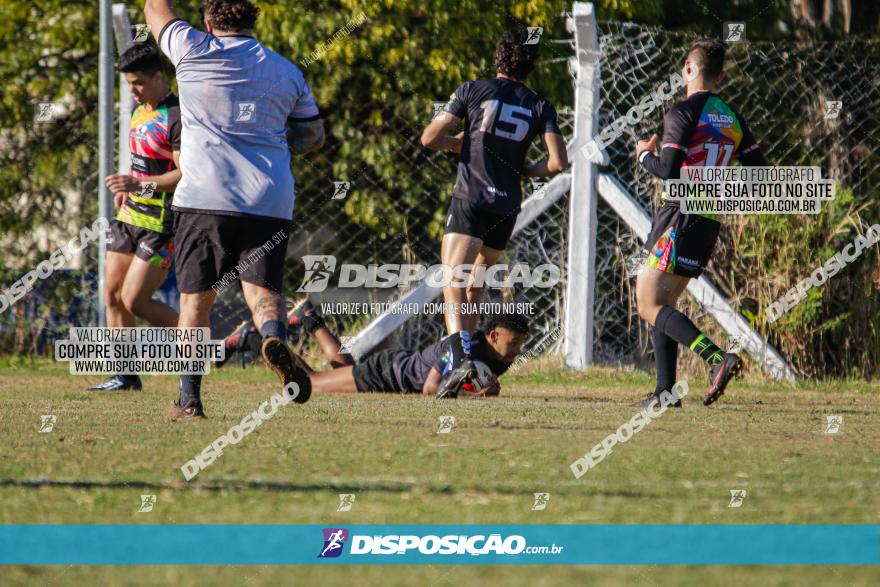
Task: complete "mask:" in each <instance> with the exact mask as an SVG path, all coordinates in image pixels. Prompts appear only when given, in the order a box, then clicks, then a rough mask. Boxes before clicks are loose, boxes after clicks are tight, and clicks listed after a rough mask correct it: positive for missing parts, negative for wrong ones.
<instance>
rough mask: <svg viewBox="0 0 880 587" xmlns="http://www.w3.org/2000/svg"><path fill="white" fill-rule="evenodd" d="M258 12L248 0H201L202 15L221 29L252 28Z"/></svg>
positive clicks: (241, 29) (237, 29)
mask: <svg viewBox="0 0 880 587" xmlns="http://www.w3.org/2000/svg"><path fill="white" fill-rule="evenodd" d="M259 14H260V9H259V8H257V6H256V5H255V4H254V3H253V2H251V1H250V0H202V17H203V18H208V19H209V20H210V21H211V24H212V25H214V26H215V27H217V28H218V29H220V30H221V31H243V30H245V29H252V28H254V24H256V22H257V16H259Z"/></svg>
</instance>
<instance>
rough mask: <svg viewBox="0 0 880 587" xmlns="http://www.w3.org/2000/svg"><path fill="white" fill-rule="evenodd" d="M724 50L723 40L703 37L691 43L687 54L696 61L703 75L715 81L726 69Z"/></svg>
mask: <svg viewBox="0 0 880 587" xmlns="http://www.w3.org/2000/svg"><path fill="white" fill-rule="evenodd" d="M724 51H725V49H724V43H722V42H721V41H716V40H715V39H705V38H703V39H697V40H696V41H694V42H693V44H691V48H690V49H689V50H688V53H687V56H688V57H692V59H693V60H694V61H696V63H697V66H698V67H699V68H700V74H701V75H703V77H705V78H706V79H708V80H713V81H714V80H716V79H718V76H719V75H721V71H722V70H723V69H724Z"/></svg>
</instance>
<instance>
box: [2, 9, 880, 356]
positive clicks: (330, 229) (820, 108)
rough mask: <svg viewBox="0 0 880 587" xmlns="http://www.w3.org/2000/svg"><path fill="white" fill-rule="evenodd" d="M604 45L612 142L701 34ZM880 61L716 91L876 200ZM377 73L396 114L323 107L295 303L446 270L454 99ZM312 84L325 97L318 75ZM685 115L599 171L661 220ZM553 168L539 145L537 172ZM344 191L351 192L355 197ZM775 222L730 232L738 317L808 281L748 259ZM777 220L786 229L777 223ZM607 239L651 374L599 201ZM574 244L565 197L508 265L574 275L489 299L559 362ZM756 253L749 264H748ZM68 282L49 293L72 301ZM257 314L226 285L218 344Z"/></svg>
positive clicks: (604, 38)
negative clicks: (671, 141) (669, 154)
mask: <svg viewBox="0 0 880 587" xmlns="http://www.w3.org/2000/svg"><path fill="white" fill-rule="evenodd" d="M564 18H565V15H561V16H560V17H559V21H558V22H555V23H549V26H548V29H547V30H553V31H556V33H554V34H553V37H555V39H554V38H551V37H550V36H549V35H548V36H545V38H543V39H542V40H541V43H542V59H541V61H540V63H539V65H538V68H537V70H536V72H535V73H534V74H533V76H532V78H530V80H531V81H530V85H531V86H532V87H535V88H537V89H539V90H540V88H541V82H542V80H547V79H549V78H551V77H553V78H555V79H559V76H565V77H566V78H567V79H569V80H571V73H570V71H569V67H568V62H569V60H570V59H571V58H572V57H573V55H574V48H573V41H572V40H571V39H570V38H566V36H565V33H563V32H562V31H564ZM599 40H600V49H601V56H600V72H601V81H602V85H601V89H600V94H601V105H600V120H599V125H598V128H599V129H601V128H604V127H605V126H606V125H608V124H610V123H611V122H612V121H613V120H615V119H617V118H619V117H621V116H624V115H625V114H626V112H627V111H628V110H629V108H630V107H632V106H634V105H636V104H638V102H639V101H640V100H641V99H642V98H643V97H644V96H646V95H648V94H649V93H650V92H651V91H652V90H653V89H654V88H656V87H657V86H658V85H659V84H660V83H662V82H664V81H667V80H668V79H669V75H670V74H671V73H673V72H677V71H679V70H680V68H681V63H682V60H683V57H684V52H685V50H686V48H687V46H688V45H689V43H690V42H691V41H692V40H693V37H692V36H691V35H687V34H679V33H672V32H668V31H663V30H660V29H657V28H653V27H647V26H641V25H635V24H631V23H621V22H601V23H600V24H599ZM473 42H474V43H478V44H482V45H481V46H484V48H485V51H484V52H485V54H486V55H487V56H490V55H491V51H492V47H493V41H492V40H489V39H474V40H473ZM878 64H880V44H878V43H875V42H871V41H866V40H849V41H841V42H834V43H831V42H822V43H817V42H800V41H790V42H776V43H760V42H759V43H731V44H730V45H729V52H728V63H727V68H726V69H727V78H726V80H725V81H724V82H723V83H722V84H721V86H720V87H719V89H718V91H719V93H720V94H721V95H722V96H723V97H724V98H725V100H727V101H729V102H730V103H731V104H732V105H733V106H734V107H735V108H736V109H737V110H738V111H739V112H741V113H742V114H743V116H744V117H745V118H746V119H747V120H748V122H749V125H750V127H751V129H752V131H753V133H754V134H755V136H756V137H757V138H758V140H759V143H760V144H761V147H762V149H763V151H764V152H765V154H766V155H767V157H768V159H769V160H770V162H771V164H774V165H819V166H821V167H822V170H823V176H828V175H831V176H832V177H835V178H836V179H838V180H839V182H840V185H842V186H844V187H846V188H849V189H851V190H852V192H853V193H854V194H857V195H859V196H868V195H870V194H871V190H872V189H875V188H876V186H877V185H878V180H880V161H878V155H877V154H876V152H875V149H872V148H870V146H869V144H868V141H869V139H870V138H874V139H876V138H877V137H878V128H877V127H878V117H877V116H876V114H875V113H876V111H877V108H878V106H880V94H878V89H877V79H880V71H878V67H880V66H878ZM312 74H314V75H316V76H317V75H318V72H311V71H307V72H306V75H307V77H309V76H310V75H312ZM370 75H374V76H376V78H377V83H379V84H380V85H381V84H387V86H388V88H387V92H388V94H389V98H388V99H387V100H385V101H384V103H372V104H368V103H346V104H336V105H322V107H323V108H324V109H325V111H326V117H327V121H328V127H330V128H329V133H328V141H327V144H326V145H325V147H324V148H323V149H321V150H320V151H318V152H315V153H312V154H308V155H306V156H304V157H296V158H295V159H294V163H293V169H294V175H295V177H296V180H297V203H296V211H295V226H294V232H293V234H292V237H291V241H290V245H289V249H288V258H287V266H286V270H287V271H286V275H287V278H286V283H285V294H286V295H287V297H288V299H289V300H293V299H294V298H296V297H298V296H300V295H302V294H296V293H295V292H296V290H297V289H298V288H299V286H300V283H301V282H302V279H303V276H304V266H303V263H302V261H301V258H302V256H304V255H313V254H324V255H334V256H336V257H337V259H338V261H339V263H361V264H366V265H369V264H376V265H382V264H389V263H422V264H424V265H426V266H427V265H431V264H434V263H438V262H439V250H440V239H441V237H442V233H443V223H444V221H445V213H446V210H447V208H448V205H449V199H450V197H451V192H452V187H453V185H454V181H455V173H456V163H457V162H456V157H455V156H453V155H450V154H447V153H432V152H428V151H426V150H425V149H423V148H422V147H421V146H420V144H419V136H420V133H421V130H422V129H423V128H424V126H425V124H427V122H428V121H429V120H430V118H431V116H432V104H433V103H434V102H439V101H445V100H446V99H447V97H448V95H441V96H436V95H425V94H423V93H421V92H420V91H419V90H418V88H413V87H411V86H410V85H409V84H407V83H406V81H405V80H400V79H397V78H396V76H395V74H394V73H392V72H389V71H386V70H384V69H383V68H382V67H381V66H378V64H376V66H375V67H374V68H373V69H372V71H371V72H370ZM481 75H482V77H491V76H492V75H493V73H492V70H491V64H490V60H488V59H487V62H486V63H485V64H483V71H482V72H481ZM312 81H313V83H314V84H319V83H320V78H319V77H317V78H315V79H313V80H312ZM571 82H572V84H571V85H572V88H573V80H571ZM452 89H453V88H449V91H451V90H452ZM676 99H677V98H676ZM835 101H840V102H842V108H841V110H840V113H839V115H838V116H836V117H828V116H827V115H826V113H827V103H829V102H835ZM554 103H555V105H556V107H557V110H558V112H559V119H560V120H559V122H560V126H561V128H562V130H563V132H564V133H565V135H566V138H567V139H571V138H572V137H571V134H572V126H573V111H572V105H573V90H572V92H571V93H569V94H568V96H567V100H566V99H563V100H559V99H556V100H554ZM671 104H672V100H670V101H669V102H668V103H667V104H665V105H664V107H663V108H662V109H658V110H656V111H655V112H654V113H653V114H652V116H650V117H649V118H648V119H646V120H644V121H642V122H641V123H639V124H637V125H635V126H633V127H627V128H625V132H624V133H623V135H622V136H621V137H620V138H619V139H617V140H616V141H615V142H614V143H613V144H611V145H609V146H608V147H607V149H608V152H609V154H610V156H611V165H610V166H608V167H607V168H603V169H602V170H601V171H602V172H604V173H610V174H613V175H615V176H616V177H617V178H619V179H620V180H621V181H622V182H623V183H624V184H625V185H626V186H627V188H628V189H629V191H630V193H631V194H633V195H634V196H635V197H636V198H637V199H638V200H639V201H640V202H641V203H642V205H643V206H645V208H646V209H647V210H649V211H650V210H651V209H652V202H656V199H657V198H658V197H659V184H658V182H657V181H655V180H654V179H652V178H650V177H648V176H647V175H646V174H645V172H644V171H643V170H642V169H641V168H640V167H639V166H638V165H637V164H636V162H635V158H634V156H633V148H634V145H635V141H636V139H637V138H642V137H647V136H649V135H650V134H651V133H654V132H656V133H658V134H661V133H662V119H663V114H664V113H665V110H666V109H667V108H668V107H669V106H670V105H671ZM352 139H354V141H353V140H352ZM353 143H354V144H359V145H361V146H362V148H361V149H360V150H358V149H353V148H352V147H351V145H352V144H353ZM540 156H541V152H540V149H538V147H537V143H536V145H535V146H534V147H533V151H532V153H531V156H530V160H534V159H537V158H539V157H540ZM337 182H340V183H342V185H343V187H347V189H345V190H342V191H344V193H341V191H340V190H339V189H338V187H339V186H338V185H337ZM346 182H347V185H346ZM539 187H540V184H537V183H532V184H531V185H528V186H526V188H525V189H524V194H525V197H528V196H529V195H530V194H531V193H532V192H533V191H534V190H535V189H537V188H539ZM877 216H878V212H877V207H876V206H873V207H868V208H863V209H862V213H861V216H860V218H861V219H862V220H864V221H865V222H868V224H870V222H871V221H877V219H878V218H877ZM813 220H814V218H813V217H804V218H793V219H790V220H789V221H790V223H791V225H790V226H791V227H792V228H791V229H792V230H797V229H798V227H801V226H802V225H804V224H805V223H809V222H812V221H813ZM762 222H764V220H763V219H762V217H748V216H747V217H728V218H727V219H725V220H724V224H725V229H724V230H723V231H722V237H721V239H720V242H719V245H718V248H717V249H716V253H717V254H716V256H715V259H714V261H713V262H712V263H711V264H710V267H709V272H708V273H709V277H710V278H711V279H712V280H713V282H714V283H715V284H716V285H718V286H719V287H720V288H721V290H722V291H723V292H724V293H725V295H727V296H728V297H729V298H730V299H731V300H732V301H733V304H734V306H735V307H740V306H742V305H743V304H745V302H746V301H747V300H750V299H753V300H756V301H757V302H758V303H759V305H763V304H766V303H767V302H768V300H771V299H772V298H774V297H775V296H777V295H778V294H779V293H780V291H784V289H782V290H781V288H786V289H787V287H789V286H790V285H792V284H793V283H794V280H795V275H796V274H795V273H793V271H796V270H797V267H794V268H793V269H791V270H790V271H789V272H788V273H787V274H784V275H776V274H772V273H770V274H768V271H771V270H772V267H775V265H772V264H768V259H767V258H760V251H757V252H756V251H755V250H751V249H749V250H746V249H745V248H744V246H745V244H744V243H745V242H746V241H747V240H748V239H749V238H758V237H760V231H761V223H762ZM778 222H779V221H778V220H773V224H774V225H776V224H777V223H778ZM598 226H599V234H598V238H597V243H598V255H597V259H596V272H597V278H598V287H597V292H596V316H595V328H596V333H595V334H596V336H595V345H596V347H595V357H596V359H597V360H598V361H599V362H602V363H607V364H613V365H620V364H633V363H635V364H636V365H643V364H644V365H647V364H648V363H649V361H648V358H647V354H646V351H647V350H648V349H649V344H648V338H647V337H646V336H645V334H646V331H645V329H644V325H642V324H641V323H640V320H639V319H638V317H637V315H636V312H635V292H634V280H633V279H632V278H631V276H629V275H628V271H627V260H628V259H629V258H630V257H631V256H632V255H633V254H635V253H637V252H638V250H639V249H640V248H641V244H640V243H639V242H638V241H637V239H636V238H635V237H634V236H633V235H632V233H631V232H630V230H629V229H628V227H627V226H626V225H625V223H623V222H622V221H621V220H620V219H619V218H618V217H617V216H616V215H615V214H614V213H613V212H612V211H611V210H610V208H609V207H608V206H607V205H606V204H604V202H602V201H601V200H600V202H599V208H598ZM567 231H568V199H567V198H566V197H563V198H561V199H559V200H558V201H556V202H555V203H554V204H553V205H551V206H550V207H549V208H548V209H547V210H546V211H545V212H544V213H542V214H541V216H540V217H539V218H538V220H537V221H536V222H533V223H531V224H530V225H528V226H526V227H525V228H524V229H523V230H522V231H521V232H520V233H519V234H517V235H516V236H515V237H514V238H513V239H512V241H511V242H510V244H509V245H508V248H507V250H506V251H505V253H504V255H503V257H502V258H501V260H500V262H502V263H503V262H506V263H510V264H514V263H526V264H528V265H530V266H532V267H535V266H537V265H540V264H542V263H552V264H555V265H557V266H559V267H560V268H561V269H562V273H563V279H562V281H560V282H559V283H558V284H557V285H556V286H555V287H552V288H549V289H538V288H533V289H522V288H520V287H515V288H511V289H504V290H489V289H487V290H486V299H485V301H515V302H531V303H533V304H534V309H535V313H534V314H533V315H532V326H533V332H534V333H536V334H537V335H536V336H533V337H532V339H531V341H530V342H529V343H528V344H527V347H530V346H535V345H538V344H540V345H542V346H541V348H549V351H550V352H553V351H556V350H558V347H559V344H560V342H561V337H559V339H555V335H554V340H552V341H549V342H550V344H548V341H547V340H542V339H546V338H547V336H548V334H549V333H554V332H555V333H558V332H559V330H558V329H559V327H561V325H562V314H563V308H564V293H565V271H564V268H565V265H566V258H565V256H566V254H567V238H566V237H567ZM270 236H271V235H267V238H269V237H270ZM744 252H748V253H749V255H748V256H744ZM765 252H767V251H765ZM771 252H772V251H771ZM817 263H818V261H817ZM96 267H97V262H96V247H92V248H91V249H89V250H88V251H87V252H86V255H85V261H84V266H83V271H82V272H80V273H78V274H77V275H75V276H71V277H70V281H72V282H73V283H74V284H75V287H74V289H76V290H77V291H78V292H79V293H78V294H76V293H71V295H70V296H68V297H67V301H68V302H70V303H69V304H68V305H69V308H68V307H67V306H65V307H64V308H61V306H58V307H56V308H48V307H45V306H46V304H45V303H43V302H42V301H41V299H40V297H39V290H38V292H37V294H36V295H33V296H31V297H32V298H33V299H31V300H29V301H27V303H26V304H23V305H22V307H20V308H16V309H15V312H13V311H12V310H9V311H8V312H6V313H4V315H3V317H2V330H0V332H2V334H3V339H2V342H3V345H4V349H5V350H13V347H14V348H15V349H17V350H20V351H21V350H28V349H33V350H37V348H38V346H41V345H36V346H35V345H34V340H41V341H43V342H46V341H50V340H51V338H52V337H53V336H55V335H58V333H63V332H64V331H65V329H66V327H67V326H69V325H71V324H73V325H75V324H88V323H92V324H93V323H94V321H95V319H96V316H95V307H96V300H97V296H98V295H99V294H98V292H97V290H96V287H95V282H96V279H95V273H96ZM803 269H804V270H806V268H803ZM60 277H61V276H58V278H57V279H56V278H55V277H53V278H52V279H51V280H47V281H46V282H44V283H43V284H42V285H41V286H40V287H41V288H42V289H47V288H48V290H53V291H54V290H59V287H60V286H59V285H58V284H59V281H58V279H60ZM59 291H60V290H59ZM404 293H405V292H404V291H398V290H394V291H390V290H387V289H372V290H370V289H363V288H361V289H344V290H343V289H333V288H332V287H331V288H328V289H327V290H326V291H325V292H323V293H322V294H312V298H313V301H314V302H317V303H322V302H324V303H328V302H337V301H360V302H363V301H388V300H389V299H394V298H396V297H398V296H400V295H403V294H404ZM65 295H66V294H65ZM56 297H57V296H56ZM872 303H873V302H872ZM871 307H873V306H871ZM41 312H42V314H41ZM47 312H48V314H47ZM41 315H42V316H44V320H45V321H46V323H45V324H43V325H42V326H39V328H37V331H36V332H37V334H36V335H33V333H32V335H31V336H30V337H29V338H28V341H18V342H15V341H14V340H13V338H15V337H19V338H20V336H19V335H15V336H13V335H12V334H10V333H12V332H21V331H22V330H29V329H30V330H33V327H34V326H35V325H36V324H37V322H36V321H38V320H40V319H41V318H40V316H41ZM46 316H48V317H46ZM247 317H248V311H247V309H246V306H245V304H244V302H243V300H242V298H241V294H240V291H239V290H238V288H237V287H229V288H227V289H226V290H224V291H223V292H222V294H221V296H220V298H219V299H218V303H217V306H216V309H215V313H214V317H213V321H214V328H215V336H223V335H225V334H227V333H229V332H230V331H231V330H232V329H233V328H234V327H235V326H236V325H237V324H238V323H239V322H240V321H242V320H244V319H246V318H247ZM375 317H376V316H375V315H373V316H370V315H353V314H335V315H333V316H332V317H331V320H330V321H331V324H332V325H333V327H334V328H335V329H336V330H337V331H338V333H339V334H341V335H346V334H349V335H350V334H353V333H354V332H356V331H357V330H358V329H360V328H362V327H363V326H365V325H366V324H367V323H368V322H369V321H370V320H371V319H373V318H375ZM695 317H697V318H699V316H698V315H697V316H695ZM16 324H17V326H16ZM443 332H444V328H443V320H442V316H440V315H431V316H426V315H423V316H419V317H417V318H414V319H411V320H409V321H407V323H406V324H405V326H404V327H403V328H401V329H399V331H398V332H396V333H395V334H394V335H393V336H392V337H390V338H389V340H388V341H387V345H390V346H402V347H408V348H417V347H419V346H421V345H424V344H428V343H430V342H432V341H435V340H437V338H438V337H440V336H441V335H442V334H443ZM722 340H723V339H722ZM25 342H26V343H25ZM13 343H15V344H13ZM824 344H828V341H826V342H825V343H824ZM803 350H804V351H805V352H806V350H807V349H803ZM784 354H785V353H784ZM796 363H798V365H799V367H800V368H801V371H802V372H806V373H809V372H811V369H810V364H809V361H800V362H798V361H796ZM813 371H815V369H814V370H813Z"/></svg>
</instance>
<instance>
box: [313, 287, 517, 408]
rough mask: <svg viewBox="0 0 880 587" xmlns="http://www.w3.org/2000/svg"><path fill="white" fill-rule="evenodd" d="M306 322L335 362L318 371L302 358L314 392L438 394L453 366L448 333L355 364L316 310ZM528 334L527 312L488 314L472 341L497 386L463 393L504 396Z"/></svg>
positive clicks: (477, 358) (473, 352) (476, 358)
mask: <svg viewBox="0 0 880 587" xmlns="http://www.w3.org/2000/svg"><path fill="white" fill-rule="evenodd" d="M306 303H307V302H306ZM307 304H308V303H307ZM308 305H309V306H310V304H308ZM301 306H302V304H301ZM301 323H302V328H303V330H304V332H307V333H308V334H311V335H312V336H314V337H315V338H316V339H317V340H318V342H319V344H320V345H321V350H322V351H324V355H325V356H326V357H327V360H328V361H330V364H331V365H333V369H332V370H330V371H315V370H314V369H312V368H311V367H309V366H308V365H307V364H306V363H305V361H303V360H302V359H301V358H300V357H297V361H298V362H299V364H300V367H302V368H303V369H304V370H305V371H306V372H308V374H309V379H310V380H311V384H312V391H317V392H319V393H355V392H358V391H361V392H375V391H386V392H399V393H422V394H424V395H431V396H433V395H435V394H436V393H437V390H438V389H439V387H440V379H441V378H442V377H443V376H444V375H445V374H446V373H447V372H448V371H449V370H450V369H451V368H452V360H451V359H452V352H451V350H450V348H449V347H450V345H451V344H453V343H452V342H451V341H450V340H449V338H448V337H447V338H444V339H442V340H440V341H438V342H435V343H434V344H432V345H429V346H427V347H425V348H423V349H422V350H419V351H416V350H412V351H409V350H385V351H381V352H378V353H375V354H373V355H372V356H370V357H368V358H367V359H365V360H364V361H362V362H360V363H355V362H354V360H353V359H352V357H351V355H349V354H344V353H340V352H339V351H340V350H342V349H341V345H340V343H339V340H338V339H337V338H336V337H335V336H334V335H333V333H332V332H330V330H329V329H328V328H327V325H326V324H325V323H324V320H323V319H322V318H321V317H320V316H319V315H318V314H317V312H315V311H314V309H312V311H309V309H308V308H307V309H306V310H305V311H304V312H303V315H302V318H301ZM528 335H529V326H528V322H527V320H526V318H525V316H523V315H521V314H498V315H494V316H490V317H489V318H487V319H486V322H485V325H484V327H483V329H482V330H478V331H476V332H475V333H474V336H473V338H472V339H471V356H472V358H473V360H474V361H479V362H482V363H484V364H485V365H486V366H487V367H489V369H490V370H491V371H492V373H493V374H494V377H493V381H492V384H491V385H487V386H485V387H483V388H482V389H473V388H471V389H468V388H467V387H465V388H464V389H463V390H462V393H461V394H460V396H462V397H467V396H495V395H498V394H499V393H500V392H501V385H500V384H499V383H498V377H500V376H501V375H502V374H504V373H505V372H506V371H507V369H508V368H510V365H511V364H512V363H513V361H514V359H516V357H517V356H518V355H519V354H520V352H522V345H523V343H524V342H525V341H526V339H527V338H528Z"/></svg>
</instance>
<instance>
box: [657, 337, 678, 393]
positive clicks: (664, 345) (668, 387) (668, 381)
mask: <svg viewBox="0 0 880 587" xmlns="http://www.w3.org/2000/svg"><path fill="white" fill-rule="evenodd" d="M652 339H653V342H654V363H655V364H656V365H657V387H656V389H654V393H655V394H659V393H660V392H661V391H672V387H673V386H674V385H675V368H676V363H677V362H678V343H677V342H675V340H674V339H673V338H670V337H669V336H667V335H666V334H665V333H664V332H663V331H662V330H660V329H659V328H654V329H653V332H652Z"/></svg>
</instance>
